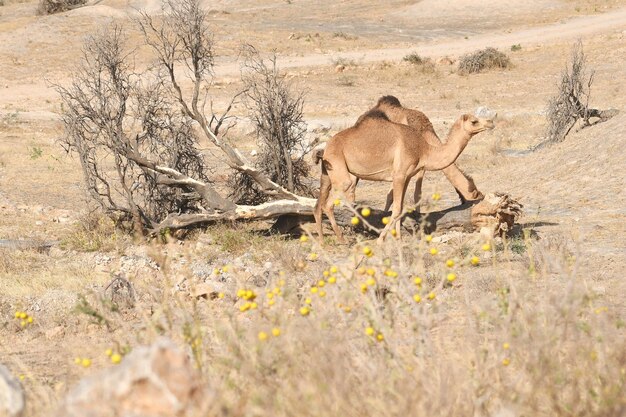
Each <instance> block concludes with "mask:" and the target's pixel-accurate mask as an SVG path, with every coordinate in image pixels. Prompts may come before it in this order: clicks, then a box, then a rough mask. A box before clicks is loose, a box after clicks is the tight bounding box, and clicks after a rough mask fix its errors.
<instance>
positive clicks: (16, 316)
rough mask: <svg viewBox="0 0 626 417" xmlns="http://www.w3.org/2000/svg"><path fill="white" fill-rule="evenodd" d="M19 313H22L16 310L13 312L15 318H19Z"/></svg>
mask: <svg viewBox="0 0 626 417" xmlns="http://www.w3.org/2000/svg"><path fill="white" fill-rule="evenodd" d="M21 315H22V313H21V312H19V311H16V312H15V318H16V319H19V318H20V316H21Z"/></svg>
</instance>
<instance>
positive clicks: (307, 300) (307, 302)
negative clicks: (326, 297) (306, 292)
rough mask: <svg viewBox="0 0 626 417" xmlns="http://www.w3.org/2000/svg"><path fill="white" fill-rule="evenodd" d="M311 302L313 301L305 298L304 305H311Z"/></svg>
mask: <svg viewBox="0 0 626 417" xmlns="http://www.w3.org/2000/svg"><path fill="white" fill-rule="evenodd" d="M312 302H313V300H311V299H310V298H305V299H304V304H311V303H312Z"/></svg>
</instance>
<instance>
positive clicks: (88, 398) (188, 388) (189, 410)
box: [56, 339, 213, 417]
mask: <svg viewBox="0 0 626 417" xmlns="http://www.w3.org/2000/svg"><path fill="white" fill-rule="evenodd" d="M212 397H213V393H212V391H211V390H209V389H208V388H207V387H205V386H203V384H202V381H201V377H200V374H199V372H198V371H197V370H195V369H194V368H193V366H192V364H191V361H190V359H189V356H187V355H186V354H185V353H183V352H182V351H181V350H180V349H178V348H177V347H176V345H174V343H173V342H172V341H170V340H168V339H160V340H159V341H157V342H156V343H154V344H152V345H150V346H142V347H138V348H136V349H134V350H133V351H132V352H131V353H130V354H129V355H128V356H126V357H125V358H124V359H123V361H122V363H121V364H120V365H117V366H111V367H109V368H107V369H103V370H102V371H100V372H97V373H95V374H94V375H91V376H88V377H86V378H83V379H82V380H81V381H80V382H79V383H78V385H77V386H75V387H74V388H73V389H72V390H70V392H69V393H68V395H67V396H66V398H65V400H64V402H63V404H62V405H61V407H60V408H59V410H58V411H57V414H56V415H57V416H58V417H85V416H89V417H166V416H168V417H169V416H171V417H190V416H200V415H208V409H209V405H210V400H211V398H212Z"/></svg>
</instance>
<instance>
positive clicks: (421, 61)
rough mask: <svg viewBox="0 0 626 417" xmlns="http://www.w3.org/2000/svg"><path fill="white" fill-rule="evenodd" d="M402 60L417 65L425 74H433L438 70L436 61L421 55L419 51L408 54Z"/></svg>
mask: <svg viewBox="0 0 626 417" xmlns="http://www.w3.org/2000/svg"><path fill="white" fill-rule="evenodd" d="M402 60H403V61H404V62H408V63H409V64H412V65H414V66H416V67H417V68H418V69H419V71H420V72H422V73H424V74H432V73H434V72H435V71H436V70H437V68H436V67H435V63H434V62H433V60H432V59H431V58H428V57H426V58H424V57H422V56H420V55H419V54H418V53H417V52H413V53H411V54H409V55H406V56H405V57H404V58H402Z"/></svg>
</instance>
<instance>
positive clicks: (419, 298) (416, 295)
mask: <svg viewBox="0 0 626 417" xmlns="http://www.w3.org/2000/svg"><path fill="white" fill-rule="evenodd" d="M413 301H415V302H416V303H419V302H420V301H422V296H421V295H419V294H415V295H414V296H413Z"/></svg>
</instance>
